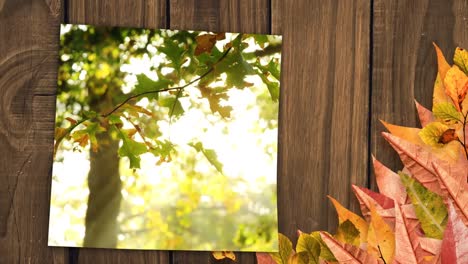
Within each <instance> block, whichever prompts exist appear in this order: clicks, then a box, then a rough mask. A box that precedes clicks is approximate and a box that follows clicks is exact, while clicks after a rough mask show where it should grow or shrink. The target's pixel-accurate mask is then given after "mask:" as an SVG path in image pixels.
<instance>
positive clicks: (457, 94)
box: [444, 66, 468, 112]
mask: <svg viewBox="0 0 468 264" xmlns="http://www.w3.org/2000/svg"><path fill="white" fill-rule="evenodd" d="M444 87H445V93H446V94H447V95H448V96H449V97H450V98H451V99H452V102H453V103H454V104H455V107H456V108H457V110H458V111H459V112H462V102H463V101H464V100H465V97H466V93H467V92H468V77H467V76H466V75H465V73H463V72H462V71H461V70H460V69H459V68H458V66H452V68H450V70H448V71H447V74H446V75H445V78H444ZM463 110H466V109H463ZM465 112H466V111H465Z"/></svg>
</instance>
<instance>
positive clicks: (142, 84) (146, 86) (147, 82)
mask: <svg viewBox="0 0 468 264" xmlns="http://www.w3.org/2000/svg"><path fill="white" fill-rule="evenodd" d="M136 77H137V81H138V83H137V85H135V88H134V89H133V91H132V94H134V95H137V94H142V93H147V94H143V95H142V96H141V97H146V98H148V99H158V96H159V93H158V92H155V91H159V90H162V89H166V88H168V87H169V85H171V84H173V82H172V81H170V80H166V79H159V80H156V81H154V80H152V79H150V78H149V77H148V76H146V75H145V74H139V75H137V76H136Z"/></svg>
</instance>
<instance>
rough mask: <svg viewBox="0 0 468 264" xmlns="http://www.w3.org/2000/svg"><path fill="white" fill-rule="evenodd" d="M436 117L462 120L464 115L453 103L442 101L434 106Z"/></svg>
mask: <svg viewBox="0 0 468 264" xmlns="http://www.w3.org/2000/svg"><path fill="white" fill-rule="evenodd" d="M432 112H433V113H434V117H436V118H438V119H440V120H443V121H446V122H447V121H452V122H453V121H456V122H460V123H461V122H462V115H461V113H460V112H458V111H457V108H455V106H454V105H453V104H452V103H449V102H442V103H437V104H435V105H434V106H432Z"/></svg>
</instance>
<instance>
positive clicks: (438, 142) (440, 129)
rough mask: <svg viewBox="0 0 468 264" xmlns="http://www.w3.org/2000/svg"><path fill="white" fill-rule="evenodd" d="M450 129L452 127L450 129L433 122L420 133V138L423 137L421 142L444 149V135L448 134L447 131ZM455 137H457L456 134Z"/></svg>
mask: <svg viewBox="0 0 468 264" xmlns="http://www.w3.org/2000/svg"><path fill="white" fill-rule="evenodd" d="M449 129H450V127H448V126H447V125H445V124H442V123H440V122H432V123H430V124H428V125H427V126H425V127H423V129H421V131H419V137H421V140H422V141H423V142H424V143H425V144H427V145H429V146H433V147H443V146H444V141H443V140H442V139H443V136H444V133H446V131H448V130H449ZM453 132H455V131H453ZM454 136H456V135H455V134H454ZM453 139H456V138H453ZM450 141H451V140H449V141H448V142H450ZM448 142H445V143H448Z"/></svg>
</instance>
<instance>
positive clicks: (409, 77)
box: [0, 0, 468, 264]
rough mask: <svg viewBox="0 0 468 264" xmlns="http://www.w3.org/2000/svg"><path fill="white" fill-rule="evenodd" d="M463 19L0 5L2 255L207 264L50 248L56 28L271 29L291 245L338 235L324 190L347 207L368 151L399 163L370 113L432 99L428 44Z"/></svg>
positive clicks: (339, 6) (252, 8)
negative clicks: (303, 235)
mask: <svg viewBox="0 0 468 264" xmlns="http://www.w3.org/2000/svg"><path fill="white" fill-rule="evenodd" d="M467 14H468V2H466V1H464V0H451V1H442V0H438V1H430V0H415V1H411V0H406V1H384V0H357V1H338V0H333V1H309V0H296V1H281V0H248V1H240V0H236V1H234V0H230V1H228V0H197V1H196V0H137V1H133V0H101V1H94V0H0V40H1V41H0V94H1V95H0V147H1V149H2V153H3V154H2V155H0V181H1V182H2V183H3V184H0V263H65V264H74V263H171V262H172V263H197V264H198V263H210V262H214V259H213V258H212V257H211V256H210V254H209V253H207V252H182V251H177V252H167V251H166V252H162V251H138V250H101V249H66V248H50V247H47V232H48V213H49V196H50V181H51V179H50V174H51V166H52V145H53V128H54V114H55V96H54V93H55V89H56V73H57V65H58V59H57V55H58V48H59V47H58V33H59V24H60V22H68V23H82V24H94V25H108V26H134V27H150V28H172V29H197V30H210V31H232V32H246V33H272V34H282V35H283V61H282V83H281V90H282V94H281V99H280V105H281V106H280V128H279V134H280V135H279V164H278V210H279V230H280V232H282V233H284V234H286V235H287V236H289V237H291V238H293V239H294V238H295V236H296V230H297V229H302V230H304V231H312V230H317V229H326V230H334V229H335V227H336V215H335V212H334V209H333V208H332V206H331V205H330V203H329V202H328V200H327V198H326V195H327V194H331V195H332V196H334V197H336V198H337V199H338V200H339V201H340V202H341V203H343V204H344V205H347V206H351V207H352V208H353V209H354V210H357V207H356V204H355V199H354V198H353V195H352V193H351V189H350V184H358V185H369V186H372V187H375V184H374V181H373V179H372V177H370V176H371V173H372V172H371V171H372V170H370V169H369V159H370V154H371V153H372V154H374V155H375V156H376V157H377V158H378V159H380V160H382V162H384V163H385V164H387V165H388V166H390V167H391V168H393V169H399V168H400V166H401V165H400V164H399V162H398V158H397V156H396V154H394V152H393V151H392V149H391V148H390V147H389V146H388V144H387V143H385V142H384V141H383V139H381V137H380V132H381V131H383V130H384V129H383V126H382V125H381V124H380V123H379V121H378V119H383V120H386V121H389V122H391V123H396V124H401V125H406V126H414V125H416V124H417V118H416V114H415V110H414V103H413V99H417V100H418V101H419V102H421V103H422V104H423V105H425V106H428V107H430V104H431V97H432V95H431V92H432V83H433V80H434V76H435V72H436V63H435V56H434V53H433V50H432V46H431V42H432V41H435V42H436V43H438V44H439V46H440V47H441V48H442V49H443V50H444V52H446V53H447V54H448V56H447V57H449V58H450V57H451V56H452V54H453V48H454V47H455V46H457V45H458V46H463V47H468V15H467ZM368 179H371V180H370V181H368ZM237 257H238V260H237V263H255V260H254V256H253V254H252V253H243V254H237ZM224 263H229V261H224Z"/></svg>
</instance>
